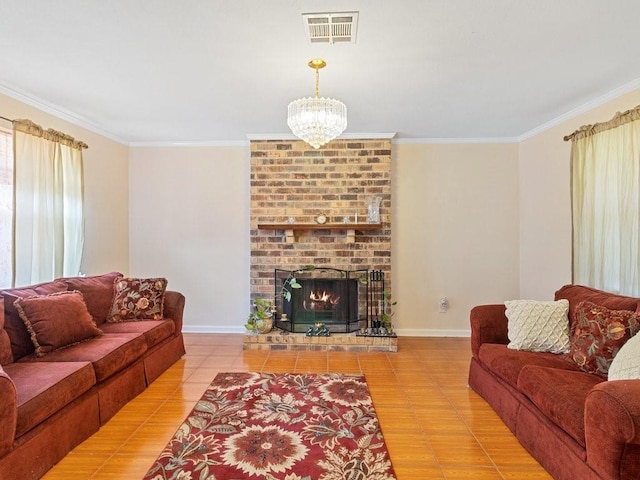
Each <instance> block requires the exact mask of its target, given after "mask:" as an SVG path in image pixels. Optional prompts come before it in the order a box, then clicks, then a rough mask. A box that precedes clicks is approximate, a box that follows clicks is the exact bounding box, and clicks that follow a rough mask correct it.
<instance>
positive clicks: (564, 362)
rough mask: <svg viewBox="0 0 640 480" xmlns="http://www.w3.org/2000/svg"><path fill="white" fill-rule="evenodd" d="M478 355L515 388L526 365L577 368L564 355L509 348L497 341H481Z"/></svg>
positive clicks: (566, 368)
mask: <svg viewBox="0 0 640 480" xmlns="http://www.w3.org/2000/svg"><path fill="white" fill-rule="evenodd" d="M478 357H479V359H480V361H481V362H482V363H484V364H485V365H486V366H487V367H489V369H490V370H491V371H492V372H493V373H495V374H496V375H498V376H499V377H500V378H501V379H502V380H504V381H505V382H507V383H508V384H510V385H511V386H512V387H515V388H517V385H518V376H519V375H520V371H521V370H522V369H523V368H524V367H526V366H527V365H539V366H542V367H551V368H558V369H564V370H574V371H577V370H578V368H577V367H576V365H575V364H574V363H573V362H572V361H571V360H569V359H568V358H567V356H566V355H556V354H554V353H545V352H527V351H524V350H511V349H509V348H507V346H506V345H500V344H497V343H483V344H482V345H481V346H480V351H479V355H478Z"/></svg>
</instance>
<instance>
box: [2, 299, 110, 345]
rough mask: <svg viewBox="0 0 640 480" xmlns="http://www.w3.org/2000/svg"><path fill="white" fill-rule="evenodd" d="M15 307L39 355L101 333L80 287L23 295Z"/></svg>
mask: <svg viewBox="0 0 640 480" xmlns="http://www.w3.org/2000/svg"><path fill="white" fill-rule="evenodd" d="M15 307H16V309H17V310H18V313H19V315H20V318H21V319H22V321H23V322H24V324H25V326H26V327H27V330H28V331H29V333H30V334H31V341H32V342H33V346H34V347H35V353H36V356H38V357H42V356H43V355H45V354H47V353H50V352H53V351H54V350H58V349H60V348H64V347H69V346H71V345H75V344H76V343H79V342H81V341H83V340H87V339H89V338H92V337H96V336H98V335H102V330H100V329H99V328H98V327H96V324H95V323H93V318H91V314H90V313H89V311H88V310H87V306H86V305H85V303H84V300H83V298H82V294H81V293H80V292H78V291H73V292H60V293H53V294H51V295H38V296H35V297H27V298H21V299H18V300H16V302H15Z"/></svg>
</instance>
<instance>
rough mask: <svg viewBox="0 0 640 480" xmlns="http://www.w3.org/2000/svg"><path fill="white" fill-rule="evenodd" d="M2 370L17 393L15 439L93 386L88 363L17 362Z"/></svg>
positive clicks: (91, 370) (93, 375)
mask: <svg viewBox="0 0 640 480" xmlns="http://www.w3.org/2000/svg"><path fill="white" fill-rule="evenodd" d="M4 369H5V371H6V372H7V374H8V375H9V376H10V377H11V380H13V383H14V384H15V385H16V390H17V392H18V423H17V429H16V437H19V436H20V435H23V434H24V433H26V432H28V431H29V430H31V429H32V428H33V427H35V426H37V425H39V424H40V423H41V422H43V421H44V420H46V419H47V418H49V417H50V416H51V415H53V414H54V413H56V412H57V411H59V410H60V409H61V408H62V407H64V406H65V405H68V404H69V403H71V402H72V401H73V400H75V399H76V398H78V397H79V396H80V395H82V394H83V393H85V392H86V391H88V390H89V389H90V388H91V387H92V386H93V385H95V383H96V377H95V373H94V371H93V368H91V364H90V363H88V362H64V363H43V362H18V363H12V364H11V365H7V366H5V367H4Z"/></svg>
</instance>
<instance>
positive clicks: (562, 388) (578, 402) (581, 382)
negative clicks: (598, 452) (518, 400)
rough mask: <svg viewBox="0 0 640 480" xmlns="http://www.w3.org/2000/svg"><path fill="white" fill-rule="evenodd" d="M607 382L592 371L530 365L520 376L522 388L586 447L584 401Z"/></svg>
mask: <svg viewBox="0 0 640 480" xmlns="http://www.w3.org/2000/svg"><path fill="white" fill-rule="evenodd" d="M603 381H604V380H603V379H602V378H600V377H598V376H597V375H592V374H589V373H584V372H576V371H571V370H565V369H558V368H549V367H540V366H536V365H527V366H525V367H524V368H523V369H522V371H521V372H520V376H519V377H518V389H519V390H520V391H521V392H522V393H524V394H525V395H526V396H527V397H529V400H531V401H532V402H533V404H534V405H535V406H536V407H538V409H540V411H541V412H542V413H543V414H544V415H545V416H546V417H547V418H548V419H549V420H551V421H552V422H553V423H555V424H556V425H558V426H559V427H560V428H561V429H562V430H564V431H565V432H567V433H568V434H569V435H571V437H573V439H574V440H575V441H576V442H578V443H579V444H580V445H582V446H583V447H584V446H585V439H584V403H585V400H586V398H587V394H588V393H589V392H590V391H591V389H592V388H593V387H594V386H596V385H597V384H598V383H600V382H603Z"/></svg>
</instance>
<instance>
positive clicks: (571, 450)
mask: <svg viewBox="0 0 640 480" xmlns="http://www.w3.org/2000/svg"><path fill="white" fill-rule="evenodd" d="M555 299H556V300H560V299H567V300H568V301H569V318H570V319H572V318H573V315H572V313H573V310H574V309H575V307H576V306H577V305H578V304H579V303H580V302H581V301H583V300H585V301H591V302H593V303H595V304H597V305H601V306H603V307H607V308H609V309H612V310H632V311H636V310H640V309H639V308H638V307H639V302H640V299H638V298H632V297H624V296H621V295H614V294H610V293H606V292H603V291H600V290H595V289H592V288H588V287H583V286H578V285H565V286H564V287H562V288H561V289H560V290H558V291H557V292H556V294H555ZM508 343H509V339H508V337H507V318H506V316H505V306H504V305H482V306H478V307H475V308H473V309H472V310H471V349H472V359H471V365H470V368H469V386H470V387H471V388H472V389H473V390H475V391H476V392H477V393H478V394H480V395H481V396H482V397H483V398H484V399H485V400H486V401H487V402H488V403H489V404H490V405H491V406H492V407H493V409H494V410H495V411H496V413H497V414H498V415H499V416H500V417H501V418H502V420H503V421H504V422H505V424H506V425H507V426H508V427H509V428H510V429H511V431H512V432H513V433H514V434H515V436H516V437H517V438H518V440H519V441H520V443H521V444H522V445H523V446H524V447H525V448H526V449H527V451H528V452H529V453H530V454H531V455H532V456H533V457H534V458H535V459H536V460H538V461H539V462H540V464H541V465H542V466H543V467H544V468H545V469H546V470H547V471H548V472H549V473H550V474H551V475H552V476H553V477H554V478H555V479H558V480H575V479H580V480H591V479H607V480H609V479H612V480H613V479H620V480H637V479H640V380H616V381H607V380H606V379H604V378H602V377H600V376H597V375H594V374H590V373H584V372H582V371H581V370H579V369H578V368H577V367H576V365H575V363H574V362H572V361H571V360H570V359H569V358H568V356H567V355H556V354H552V353H534V352H527V351H519V350H511V349H508V348H507V344H508Z"/></svg>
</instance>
